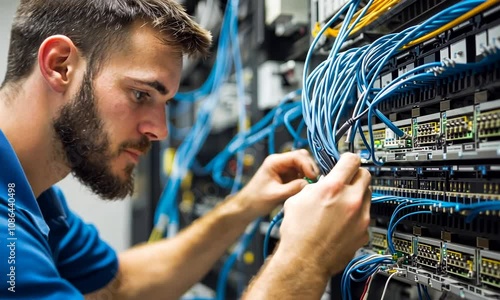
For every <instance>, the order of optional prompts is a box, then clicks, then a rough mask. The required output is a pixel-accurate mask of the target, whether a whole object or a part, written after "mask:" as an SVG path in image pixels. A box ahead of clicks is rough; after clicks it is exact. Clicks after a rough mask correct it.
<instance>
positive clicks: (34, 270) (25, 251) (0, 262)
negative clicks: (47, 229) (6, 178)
mask: <svg viewBox="0 0 500 300" xmlns="http://www.w3.org/2000/svg"><path fill="white" fill-rule="evenodd" d="M17 200H19V199H17ZM13 207H14V206H10V207H9V203H8V201H7V199H5V198H3V197H0V276H1V280H0V299H30V300H31V299H83V296H82V294H81V293H80V292H79V291H78V290H77V289H76V288H75V287H74V286H73V285H72V284H71V283H70V282H69V281H68V280H66V279H64V278H62V277H61V276H60V275H59V272H58V270H57V267H56V265H55V263H54V261H53V257H52V253H51V250H50V247H49V245H48V243H47V239H46V236H44V235H43V234H42V232H41V231H40V230H39V228H38V227H37V226H36V225H35V223H34V222H35V220H34V219H35V217H34V216H33V214H31V213H30V212H28V211H27V210H25V209H22V208H20V207H17V208H15V209H13Z"/></svg>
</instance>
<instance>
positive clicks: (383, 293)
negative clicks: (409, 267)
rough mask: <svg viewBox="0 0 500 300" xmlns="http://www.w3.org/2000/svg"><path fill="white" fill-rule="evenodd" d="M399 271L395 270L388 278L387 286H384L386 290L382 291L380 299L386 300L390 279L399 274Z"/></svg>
mask: <svg viewBox="0 0 500 300" xmlns="http://www.w3.org/2000/svg"><path fill="white" fill-rule="evenodd" d="M398 273H399V272H394V273H392V274H391V275H390V276H389V278H387V282H386V283H385V286H384V291H383V292H382V297H380V300H384V296H385V292H386V291H387V287H388V286H389V281H390V280H391V278H392V277H393V276H394V275H396V274H398Z"/></svg>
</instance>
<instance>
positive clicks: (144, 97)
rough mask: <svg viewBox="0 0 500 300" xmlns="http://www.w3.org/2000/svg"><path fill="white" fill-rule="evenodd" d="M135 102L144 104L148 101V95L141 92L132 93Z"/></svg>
mask: <svg viewBox="0 0 500 300" xmlns="http://www.w3.org/2000/svg"><path fill="white" fill-rule="evenodd" d="M134 97H135V101H137V102H146V101H147V100H148V99H149V97H150V96H149V94H148V93H145V92H141V91H134Z"/></svg>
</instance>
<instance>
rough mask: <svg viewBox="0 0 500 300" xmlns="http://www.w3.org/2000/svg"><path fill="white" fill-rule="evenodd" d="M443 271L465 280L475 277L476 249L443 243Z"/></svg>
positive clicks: (472, 279)
mask: <svg viewBox="0 0 500 300" xmlns="http://www.w3.org/2000/svg"><path fill="white" fill-rule="evenodd" d="M442 252H443V272H447V273H448V274H450V275H451V276H458V277H460V278H464V279H467V280H471V281H473V282H474V280H475V279H476V278H477V253H476V252H477V250H476V249H475V248H472V247H465V246H461V245H455V244H452V243H444V244H443V251H442Z"/></svg>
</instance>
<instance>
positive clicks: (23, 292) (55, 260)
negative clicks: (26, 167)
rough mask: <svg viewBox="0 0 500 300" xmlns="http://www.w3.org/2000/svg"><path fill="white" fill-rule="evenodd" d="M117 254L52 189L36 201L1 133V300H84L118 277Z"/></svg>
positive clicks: (94, 229) (8, 144)
mask: <svg viewBox="0 0 500 300" xmlns="http://www.w3.org/2000/svg"><path fill="white" fill-rule="evenodd" d="M117 270H118V258H117V255H116V252H115V251H114V250H113V249H111V247H110V246H109V245H108V244H106V243H105V242H104V241H102V240H101V239H100V238H99V235H98V232H97V230H96V228H95V227H94V226H92V225H89V224H86V223H84V221H83V220H82V219H81V218H80V217H78V216H77V215H76V214H75V213H73V212H72V211H71V210H70V209H69V208H68V206H67V204H66V200H65V198H64V195H63V193H62V192H61V190H60V189H58V188H56V187H51V188H50V189H48V190H47V191H45V192H44V193H43V194H42V195H40V197H38V198H37V199H35V196H34V195H33V191H32V189H31V187H30V185H29V183H28V181H27V179H26V176H25V174H24V171H23V169H22V167H21V164H20V163H19V160H18V158H17V156H16V153H15V152H14V150H13V149H12V146H11V145H10V143H9V141H8V140H7V138H6V137H5V135H4V134H3V132H2V131H0V299H30V300H31V299H64V300H65V299H83V294H87V293H90V292H93V291H96V290H98V289H100V288H102V287H104V286H106V285H107V284H108V283H109V282H110V281H111V280H112V279H113V278H114V277H115V275H116V272H117Z"/></svg>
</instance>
